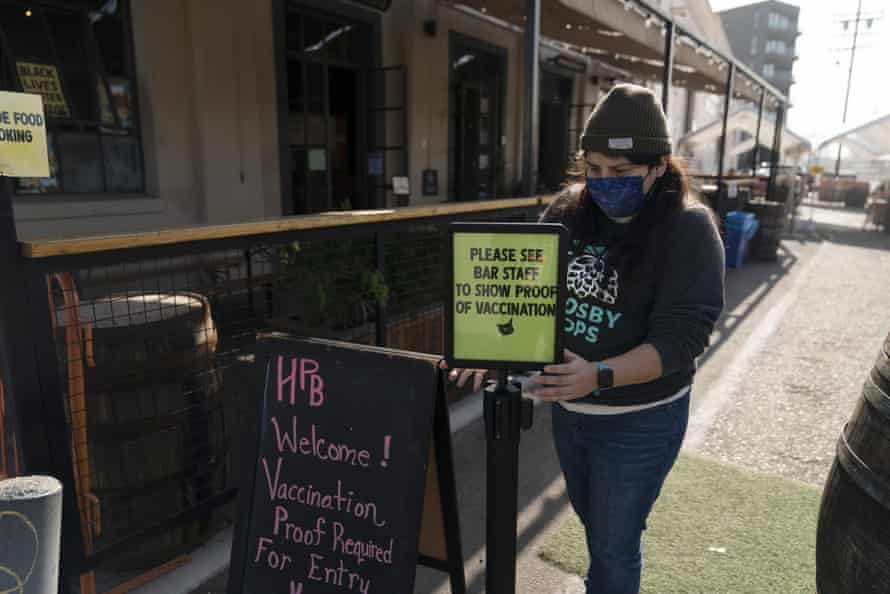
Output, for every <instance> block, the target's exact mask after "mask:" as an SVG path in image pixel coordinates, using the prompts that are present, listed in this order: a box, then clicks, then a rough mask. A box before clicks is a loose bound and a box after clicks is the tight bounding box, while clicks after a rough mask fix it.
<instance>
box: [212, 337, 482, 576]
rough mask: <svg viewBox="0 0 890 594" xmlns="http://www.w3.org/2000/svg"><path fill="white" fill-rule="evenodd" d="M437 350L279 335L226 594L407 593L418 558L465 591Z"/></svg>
mask: <svg viewBox="0 0 890 594" xmlns="http://www.w3.org/2000/svg"><path fill="white" fill-rule="evenodd" d="M438 362H439V358H438V357H435V356H432V355H423V354H419V353H411V352H407V351H397V350H393V349H384V348H379V347H369V346H365V345H358V344H352V343H343V342H338V341H330V340H321V339H298V338H293V337H289V336H286V335H282V334H268V335H262V336H260V337H259V339H258V341H257V353H256V363H255V368H256V372H257V379H256V385H257V386H258V387H259V388H261V391H260V392H259V393H258V397H257V405H258V406H260V407H261V412H260V414H259V415H257V417H258V422H257V426H256V427H255V429H254V431H253V432H252V434H251V435H250V436H249V439H247V440H245V441H246V442H249V443H250V447H251V448H252V449H253V451H252V452H249V453H248V454H249V455H248V456H247V457H246V459H247V460H249V461H250V463H249V464H248V466H249V468H248V469H246V472H245V475H246V476H245V481H244V483H243V486H242V489H241V493H240V495H239V499H240V501H239V512H240V513H239V517H238V522H237V525H236V529H235V538H234V542H233V545H232V557H231V564H230V569H229V586H228V593H229V594H327V593H332V594H333V593H341V592H364V593H366V594H410V593H411V592H413V587H414V578H415V572H416V566H417V564H418V562H419V563H422V564H424V565H429V566H431V567H434V568H436V569H440V570H443V571H446V572H448V573H449V574H450V576H451V584H452V590H453V591H454V592H455V594H463V592H464V591H465V587H466V586H465V582H464V573H463V560H462V554H461V547H460V533H459V529H458V521H457V504H456V494H455V486H454V471H453V462H452V458H451V445H450V444H451V442H450V433H449V428H448V415H447V407H446V404H445V396H444V378H443V375H442V372H441V370H439V368H438Z"/></svg>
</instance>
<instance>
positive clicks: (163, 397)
mask: <svg viewBox="0 0 890 594" xmlns="http://www.w3.org/2000/svg"><path fill="white" fill-rule="evenodd" d="M537 214H538V212H537V209H535V208H531V209H524V210H517V209H514V210H510V211H505V212H498V211H495V212H492V213H488V214H486V215H484V216H479V215H472V216H469V217H464V218H472V219H473V220H489V221H492V220H500V221H507V220H513V221H528V220H534V219H535V218H536V217H537ZM447 222H448V220H446V219H442V218H439V219H423V220H411V221H406V222H404V223H402V224H399V225H398V226H397V227H391V226H390V227H386V228H383V227H379V228H374V227H372V226H370V225H366V226H363V227H362V228H361V229H360V230H355V229H352V230H345V229H338V228H332V229H330V230H327V234H326V235H325V236H323V237H320V236H312V237H308V236H307V237H304V236H301V235H299V234H296V235H295V234H294V233H292V232H291V233H281V234H268V235H263V236H260V237H258V238H253V239H251V240H249V241H244V240H239V241H233V242H231V243H229V244H227V243H225V242H223V243H220V242H219V241H216V242H212V243H208V244H207V249H203V248H202V246H200V245H199V246H198V247H197V248H196V247H195V246H194V245H192V246H190V247H189V249H188V250H181V249H179V246H176V245H173V246H164V249H158V250H148V251H146V250H141V251H137V250H134V251H133V253H129V252H128V251H126V250H124V251H121V252H119V253H115V254H114V257H112V258H109V257H107V256H106V257H104V258H101V259H96V258H91V257H90V256H89V255H84V256H79V257H76V258H72V257H63V258H59V259H58V260H52V259H50V260H49V261H44V262H43V263H42V267H43V268H42V270H44V271H45V272H46V274H45V280H46V294H45V295H43V297H42V298H44V299H47V300H48V302H49V311H50V312H53V316H52V317H53V319H52V328H53V339H54V342H55V348H54V352H55V357H56V360H55V361H54V365H53V366H54V368H55V369H56V373H57V374H58V383H59V385H60V386H61V388H62V394H61V397H62V399H63V401H64V409H65V423H66V425H67V427H66V429H67V432H68V434H69V435H70V445H71V454H72V455H71V458H72V459H71V469H72V470H73V476H74V482H75V485H74V487H75V489H74V490H75V494H76V499H77V509H78V512H79V518H78V520H79V528H80V533H81V535H82V541H83V547H84V551H85V552H86V557H87V560H88V561H87V566H88V567H89V568H91V569H95V570H96V571H97V575H98V576H99V578H100V581H103V580H104V583H107V584H109V585H114V584H115V583H119V582H120V581H123V580H124V579H125V577H126V576H127V575H128V574H129V572H139V571H145V570H147V569H150V568H152V567H155V566H157V565H159V564H161V563H164V562H166V561H168V560H170V559H172V558H174V557H176V556H177V555H180V554H183V553H185V552H188V551H190V550H192V549H194V548H195V547H196V546H198V545H199V544H201V543H202V542H204V541H206V540H207V539H208V538H209V537H210V536H211V535H212V534H214V533H216V532H218V531H219V530H221V529H222V528H224V527H226V526H227V525H228V524H230V523H232V521H233V517H232V515H231V511H232V510H231V507H232V506H230V505H228V504H229V503H230V502H231V501H232V500H233V496H234V494H235V492H236V491H237V487H238V484H239V482H240V477H241V473H240V472H239V470H240V469H241V468H242V467H243V464H244V463H246V462H247V461H246V460H242V459H240V457H239V456H240V453H241V452H242V451H243V450H244V448H243V447H240V443H241V440H242V439H243V435H244V434H245V432H246V431H247V430H248V429H250V428H252V426H253V422H254V418H255V415H256V411H257V410H258V406H257V405H258V402H257V399H258V398H259V397H260V396H261V394H260V392H259V391H258V390H256V389H252V386H251V380H252V379H253V375H252V373H251V366H252V362H253V347H254V343H255V339H256V335H257V333H261V332H266V331H286V332H291V333H295V334H298V335H307V336H320V337H325V338H336V339H340V340H346V341H351V342H360V343H366V344H375V343H381V344H383V345H385V346H391V347H395V348H403V349H409V350H416V351H424V352H433V353H441V352H443V350H444V334H445V333H444V316H445V308H444V298H445V295H446V294H445V289H446V287H445V278H446V274H447V271H446V270H445V262H447V258H446V257H445V256H446V254H445V249H446V243H445V239H446V230H447ZM50 352H52V350H51V351H50ZM41 367H44V368H45V367H46V366H45V365H41ZM91 558H92V559H93V562H90V561H89V560H90V559H91ZM109 576H111V577H110V578H109ZM108 580H110V581H108ZM100 589H101V588H100Z"/></svg>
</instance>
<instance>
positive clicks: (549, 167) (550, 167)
mask: <svg viewBox="0 0 890 594" xmlns="http://www.w3.org/2000/svg"><path fill="white" fill-rule="evenodd" d="M540 84H541V107H540V122H539V130H540V133H539V143H540V144H539V146H538V191H539V192H556V191H558V190H559V187H560V185H562V183H563V182H564V181H565V179H566V171H567V169H568V166H569V159H570V155H569V115H570V113H569V112H570V110H571V103H572V79H571V78H569V77H567V76H564V75H562V74H560V73H558V72H555V71H553V70H550V69H544V68H542V69H541V83H540Z"/></svg>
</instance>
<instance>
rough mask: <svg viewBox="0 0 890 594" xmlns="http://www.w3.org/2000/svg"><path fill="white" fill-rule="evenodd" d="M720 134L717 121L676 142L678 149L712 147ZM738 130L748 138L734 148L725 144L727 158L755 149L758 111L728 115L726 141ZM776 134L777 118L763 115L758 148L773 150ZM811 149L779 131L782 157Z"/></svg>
mask: <svg viewBox="0 0 890 594" xmlns="http://www.w3.org/2000/svg"><path fill="white" fill-rule="evenodd" d="M722 130H723V121H722V118H721V119H717V120H714V121H712V122H711V123H709V124H705V125H704V126H702V127H700V128H697V129H696V130H692V131H691V132H689V133H688V134H686V135H685V136H683V137H682V138H680V139H679V140H678V141H677V147H678V149H682V148H684V147H691V146H692V145H700V144H710V145H713V144H715V143H717V142H719V141H720V135H721V133H722ZM737 130H741V131H744V132H746V133H747V134H748V135H749V136H750V138H748V139H747V140H744V141H742V142H740V143H737V144H732V143H730V142H727V146H726V155H727V156H737V155H740V154H742V153H745V152H747V151H750V150H752V149H753V148H754V137H755V135H756V134H757V109H756V108H754V107H751V106H745V107H741V108H739V109H736V110H734V111H733V112H731V113H730V114H729V118H727V122H726V131H727V138H728V139H731V138H732V137H733V132H735V131H737ZM775 130H776V116H775V114H773V113H767V112H764V113H763V120H762V122H761V125H760V145H761V146H765V147H772V145H773V134H775ZM810 149H811V144H810V141H809V140H807V139H806V138H804V137H803V136H800V135H799V134H795V133H794V132H792V131H791V130H789V129H788V128H785V129H784V130H783V131H782V154H783V156H796V155H801V154H803V153H806V152H808V151H809V150H810Z"/></svg>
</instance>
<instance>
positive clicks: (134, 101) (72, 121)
mask: <svg viewBox="0 0 890 594" xmlns="http://www.w3.org/2000/svg"><path fill="white" fill-rule="evenodd" d="M118 2H119V5H118V6H119V11H120V14H119V16H118V18H120V21H121V31H120V34H121V47H120V50H121V60H122V62H123V64H122V71H123V75H124V77H125V79H126V80H127V81H128V84H129V87H130V118H131V119H132V125H131V126H130V127H129V128H124V127H123V126H122V125H121V122H120V117H119V114H118V112H117V110H116V109H115V108H114V104H113V99H112V95H111V89H110V85H109V83H108V78H109V77H110V75H109V74H108V73H107V66H106V65H105V64H104V63H103V58H102V54H101V49H100V46H99V43H98V39H97V38H96V35H95V33H94V30H93V26H92V23H91V22H90V19H89V12H90V6H89V5H88V4H87V3H86V2H82V3H78V4H76V5H72V4H71V3H67V2H63V1H60V0H32V1H27V0H0V6H4V7H9V8H18V9H21V10H23V11H24V10H26V9H32V10H41V11H48V12H55V13H63V14H67V15H74V16H75V17H77V18H78V20H79V21H80V23H81V28H80V32H81V35H82V37H81V39H82V41H83V43H84V45H85V47H84V55H85V59H86V67H85V72H86V74H87V76H88V77H89V88H90V89H92V90H91V101H90V102H89V105H88V109H89V112H90V114H89V115H90V117H91V119H82V118H78V117H76V114H74V113H72V116H75V117H72V118H68V119H60V118H50V117H47V119H46V122H47V125H46V131H47V142H48V143H49V142H52V143H53V145H54V147H53V148H54V151H55V159H56V180H57V188H56V189H54V190H50V191H42V192H30V191H22V190H21V189H20V188H19V187H18V184H15V185H14V188H13V195H14V197H15V198H17V199H56V200H62V201H71V200H76V199H78V198H80V199H83V198H89V199H96V200H106V199H121V198H145V197H146V191H147V186H148V180H147V174H148V172H147V167H146V158H145V147H144V145H143V140H144V130H143V125H142V117H141V116H142V114H141V102H140V89H139V81H138V77H137V75H136V52H135V45H134V43H135V41H134V34H133V19H132V14H133V13H132V6H131V0H118ZM40 18H41V20H42V23H43V25H42V26H43V27H44V29H45V30H46V35H47V39H48V40H49V43H50V46H51V53H52V54H53V56H54V60H53V62H51V64H52V65H53V66H54V67H55V68H56V70H57V72H58V76H59V79H60V80H61V82H62V86H63V89H66V87H67V86H68V85H69V83H67V82H66V75H65V74H64V73H63V70H62V67H61V62H60V60H59V55H58V50H57V48H56V41H55V37H54V36H53V34H52V31H51V30H50V27H49V22H48V20H47V16H46V15H42V16H41V17H40ZM17 60H18V55H17V52H15V51H14V49H13V48H11V47H10V44H9V42H8V39H7V36H6V31H5V30H4V29H3V28H2V27H0V90H8V91H12V92H24V91H23V89H22V84H21V79H20V78H19V76H18V75H17V72H16V65H15V64H16V61H17ZM99 84H103V86H104V91H105V95H106V97H107V98H108V101H109V104H110V107H111V113H112V115H113V117H114V118H115V124H114V128H110V127H109V126H108V125H106V124H104V123H103V121H102V113H101V111H102V106H101V102H100V99H99V97H98V95H97V93H96V89H97V88H98V86H99ZM65 93H66V100H67V97H70V96H71V95H69V94H68V90H67V89H66V90H65ZM69 104H70V100H69ZM69 109H71V107H70V105H69ZM71 111H72V112H73V111H74V110H73V109H71ZM65 134H75V135H76V134H81V135H83V134H89V135H91V136H92V137H93V138H95V139H96V142H97V144H98V155H99V159H98V164H99V168H100V169H101V174H100V175H101V188H96V189H90V190H84V191H77V190H73V191H72V190H66V189H65V176H64V172H63V169H64V168H63V166H62V163H63V158H64V157H63V155H62V154H61V150H60V148H59V137H60V136H64V135H65ZM105 138H112V139H114V138H129V139H132V140H133V141H135V145H136V149H135V150H136V151H137V152H138V156H137V163H138V171H139V177H140V180H139V184H138V187H135V188H134V189H126V190H125V189H109V168H108V164H107V159H106V157H105V155H106V148H105V143H104V142H103V140H104V139H105Z"/></svg>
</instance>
